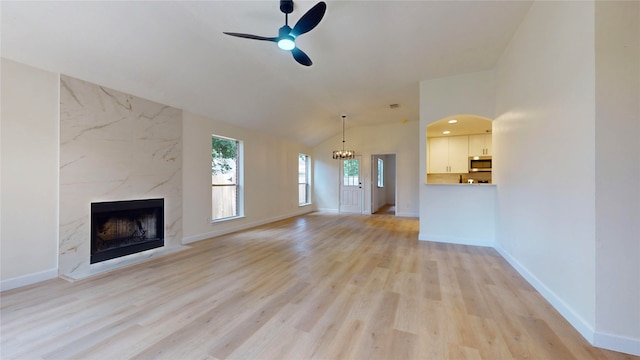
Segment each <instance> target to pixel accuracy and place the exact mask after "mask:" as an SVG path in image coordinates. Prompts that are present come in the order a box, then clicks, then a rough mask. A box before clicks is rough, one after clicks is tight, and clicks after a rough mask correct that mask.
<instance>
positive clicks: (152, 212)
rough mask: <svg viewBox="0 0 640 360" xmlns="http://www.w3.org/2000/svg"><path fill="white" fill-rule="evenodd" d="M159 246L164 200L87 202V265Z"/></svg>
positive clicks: (160, 244) (161, 244) (162, 240)
mask: <svg viewBox="0 0 640 360" xmlns="http://www.w3.org/2000/svg"><path fill="white" fill-rule="evenodd" d="M161 246H164V199H145V200H128V201H111V202H98V203H91V259H90V263H91V264H94V263H98V262H101V261H105V260H109V259H114V258H117V257H121V256H125V255H130V254H134V253H137V252H141V251H145V250H150V249H154V248H157V247H161Z"/></svg>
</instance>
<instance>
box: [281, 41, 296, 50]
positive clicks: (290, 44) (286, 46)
mask: <svg viewBox="0 0 640 360" xmlns="http://www.w3.org/2000/svg"><path fill="white" fill-rule="evenodd" d="M278 47H279V48H280V49H282V50H287V51H290V50H293V49H294V48H295V47H296V43H295V42H294V41H293V39H289V38H283V39H280V40H278Z"/></svg>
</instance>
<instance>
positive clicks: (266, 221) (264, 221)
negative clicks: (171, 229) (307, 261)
mask: <svg viewBox="0 0 640 360" xmlns="http://www.w3.org/2000/svg"><path fill="white" fill-rule="evenodd" d="M311 212H313V210H311V209H305V210H304V211H298V212H295V213H292V214H286V215H281V216H276V217H272V218H268V219H262V220H258V221H251V222H244V223H242V224H239V225H237V226H232V227H228V228H225V229H222V230H215V231H209V232H206V233H203V234H198V235H191V236H186V237H184V238H182V244H183V245H186V244H191V243H194V242H196V241H202V240H207V239H211V238H214V237H217V236H222V235H226V234H231V233H233V232H236V231H240V230H245V229H249V228H252V227H256V226H260V225H264V224H269V223H272V222H275V221H280V220H284V219H289V218H292V217H296V216H300V215H304V214H309V213H311Z"/></svg>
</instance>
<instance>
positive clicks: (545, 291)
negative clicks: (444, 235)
mask: <svg viewBox="0 0 640 360" xmlns="http://www.w3.org/2000/svg"><path fill="white" fill-rule="evenodd" d="M495 249H496V251H498V253H500V255H502V257H503V258H504V259H505V260H507V262H509V264H511V266H513V268H514V269H516V271H517V272H518V273H520V275H522V277H524V278H525V279H526V280H527V281H528V282H529V284H531V286H533V287H534V288H535V289H536V290H537V291H538V292H539V293H540V295H542V297H544V298H545V299H546V300H547V301H548V302H549V303H550V304H551V306H553V307H554V308H555V309H556V310H557V311H558V312H559V313H560V315H562V317H564V318H565V320H567V321H568V322H569V323H570V324H571V326H573V327H574V328H575V329H576V330H577V331H578V332H579V333H580V335H582V336H583V337H584V338H585V339H586V340H587V341H588V342H589V343H590V344H593V343H594V336H595V331H594V329H593V327H592V326H591V325H589V323H588V322H587V321H585V320H584V319H583V318H582V317H581V316H580V315H578V314H577V313H576V312H575V311H573V309H572V308H571V307H570V306H569V305H567V303H565V302H564V300H562V299H561V298H560V297H559V296H558V295H556V293H554V292H553V291H552V290H551V289H549V288H548V287H547V286H546V285H545V284H544V283H543V282H542V281H540V279H538V278H537V277H536V276H535V275H533V274H532V273H531V272H530V271H529V270H528V269H527V268H526V267H524V265H522V264H521V263H520V262H519V261H518V260H516V259H515V258H514V257H513V256H511V254H509V253H508V252H507V251H506V250H504V249H503V248H501V247H499V246H495Z"/></svg>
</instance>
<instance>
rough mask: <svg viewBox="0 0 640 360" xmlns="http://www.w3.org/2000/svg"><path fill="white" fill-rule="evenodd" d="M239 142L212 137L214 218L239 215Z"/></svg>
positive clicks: (212, 216)
mask: <svg viewBox="0 0 640 360" xmlns="http://www.w3.org/2000/svg"><path fill="white" fill-rule="evenodd" d="M239 159H240V158H239V142H238V141H237V140H234V139H227V138H221V137H217V136H213V137H212V138H211V185H212V186H211V201H212V211H211V212H212V214H211V218H212V219H213V220H217V219H224V218H228V217H234V216H238V198H239V191H240V189H239V181H238V174H239V165H240V161H239Z"/></svg>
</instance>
